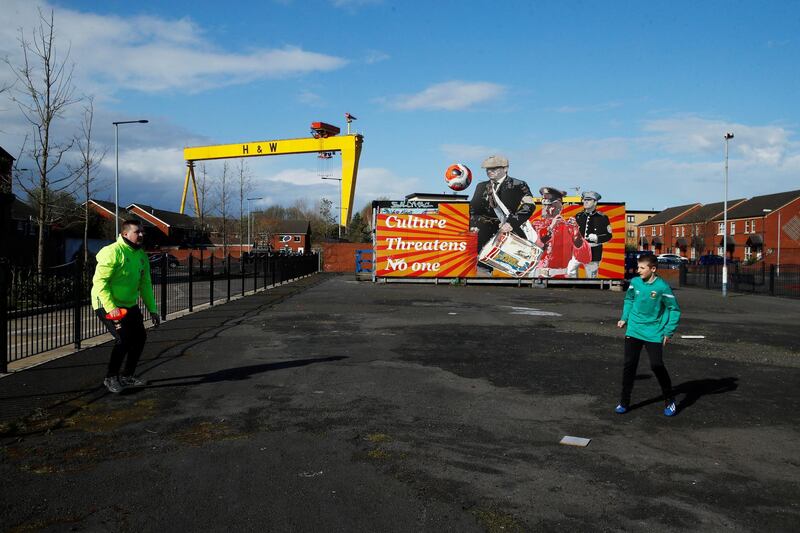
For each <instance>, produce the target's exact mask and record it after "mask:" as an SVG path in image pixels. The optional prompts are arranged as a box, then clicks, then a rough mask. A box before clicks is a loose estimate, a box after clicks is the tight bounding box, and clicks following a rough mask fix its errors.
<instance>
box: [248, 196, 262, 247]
mask: <svg viewBox="0 0 800 533" xmlns="http://www.w3.org/2000/svg"><path fill="white" fill-rule="evenodd" d="M263 199H264V198H262V197H261V196H254V197H253V198H248V199H247V244H249V245H250V250H251V251H252V249H253V241H251V240H250V200H263Z"/></svg>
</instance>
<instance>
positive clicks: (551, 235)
mask: <svg viewBox="0 0 800 533" xmlns="http://www.w3.org/2000/svg"><path fill="white" fill-rule="evenodd" d="M539 193H540V194H541V195H542V217H541V218H539V219H537V220H534V221H532V222H531V225H532V226H533V229H534V232H535V234H536V244H537V246H539V247H541V248H542V249H543V250H544V252H543V253H542V255H541V257H540V258H539V262H538V263H537V265H536V268H534V269H533V276H532V277H535V278H538V277H542V278H564V277H566V275H567V266H568V265H569V263H570V261H571V260H576V261H578V262H579V263H588V262H590V261H591V258H592V251H591V247H590V246H589V242H588V241H587V240H586V239H584V238H583V236H582V235H581V232H580V229H579V228H578V223H577V222H576V221H575V219H574V218H571V219H569V220H564V218H563V217H562V216H561V208H562V199H563V197H564V196H565V195H566V192H564V191H560V190H558V189H555V188H553V187H542V188H541V189H539Z"/></svg>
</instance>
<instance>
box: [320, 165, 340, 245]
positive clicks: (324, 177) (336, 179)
mask: <svg viewBox="0 0 800 533" xmlns="http://www.w3.org/2000/svg"><path fill="white" fill-rule="evenodd" d="M321 179H324V180H335V181H338V182H339V224H338V230H339V239H341V238H342V178H332V177H328V176H322V177H321Z"/></svg>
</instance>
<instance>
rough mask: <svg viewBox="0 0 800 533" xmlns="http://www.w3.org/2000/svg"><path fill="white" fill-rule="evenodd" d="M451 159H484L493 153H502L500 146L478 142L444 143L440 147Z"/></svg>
mask: <svg viewBox="0 0 800 533" xmlns="http://www.w3.org/2000/svg"><path fill="white" fill-rule="evenodd" d="M439 148H440V149H441V151H442V152H443V153H444V154H445V156H447V157H448V158H449V159H452V160H457V161H483V160H484V159H486V158H487V157H489V156H490V155H492V154H502V153H503V151H502V150H500V149H498V148H492V147H489V146H482V145H477V144H443V145H441V146H440V147H439Z"/></svg>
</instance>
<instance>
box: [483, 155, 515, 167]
mask: <svg viewBox="0 0 800 533" xmlns="http://www.w3.org/2000/svg"><path fill="white" fill-rule="evenodd" d="M507 166H508V158H507V157H505V156H502V155H490V156H489V157H487V158H486V159H484V160H483V163H481V168H498V167H507Z"/></svg>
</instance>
